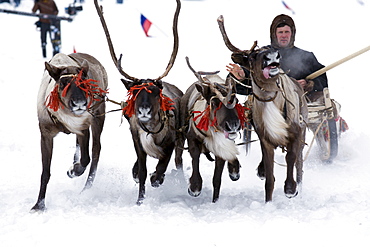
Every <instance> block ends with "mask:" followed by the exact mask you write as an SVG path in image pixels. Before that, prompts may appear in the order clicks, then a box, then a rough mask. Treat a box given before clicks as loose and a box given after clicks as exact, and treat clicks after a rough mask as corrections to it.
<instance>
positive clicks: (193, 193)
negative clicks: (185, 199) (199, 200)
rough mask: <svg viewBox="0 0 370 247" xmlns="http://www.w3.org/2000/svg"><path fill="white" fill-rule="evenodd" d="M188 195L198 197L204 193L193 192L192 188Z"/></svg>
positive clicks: (199, 191)
mask: <svg viewBox="0 0 370 247" xmlns="http://www.w3.org/2000/svg"><path fill="white" fill-rule="evenodd" d="M188 193H189V195H191V196H192V197H198V196H199V195H200V194H201V193H202V191H201V190H198V191H192V190H191V189H190V188H188Z"/></svg>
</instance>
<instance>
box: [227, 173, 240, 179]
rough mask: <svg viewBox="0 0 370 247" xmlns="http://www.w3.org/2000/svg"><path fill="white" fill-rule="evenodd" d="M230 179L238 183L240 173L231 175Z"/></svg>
mask: <svg viewBox="0 0 370 247" xmlns="http://www.w3.org/2000/svg"><path fill="white" fill-rule="evenodd" d="M229 177H230V179H231V180H232V181H237V180H238V179H239V178H240V173H229Z"/></svg>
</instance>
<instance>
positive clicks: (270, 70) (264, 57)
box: [247, 46, 280, 91]
mask: <svg viewBox="0 0 370 247" xmlns="http://www.w3.org/2000/svg"><path fill="white" fill-rule="evenodd" d="M248 62H249V66H247V68H248V69H249V71H250V72H251V75H252V78H253V81H254V82H255V83H256V84H257V85H258V86H259V87H260V88H263V89H265V90H266V91H276V79H277V77H278V75H279V73H280V54H279V52H278V51H277V50H275V49H274V48H272V47H269V46H264V47H261V48H260V49H256V50H254V51H253V52H251V53H250V54H249V56H248Z"/></svg>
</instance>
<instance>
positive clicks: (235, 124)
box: [225, 121, 240, 132]
mask: <svg viewBox="0 0 370 247" xmlns="http://www.w3.org/2000/svg"><path fill="white" fill-rule="evenodd" d="M225 130H226V131H227V132H238V131H239V130H240V121H228V122H226V125H225Z"/></svg>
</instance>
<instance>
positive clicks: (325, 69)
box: [306, 45, 370, 80]
mask: <svg viewBox="0 0 370 247" xmlns="http://www.w3.org/2000/svg"><path fill="white" fill-rule="evenodd" d="M368 50H370V45H369V46H368V47H365V48H363V49H361V50H359V51H357V52H355V53H353V54H351V55H349V56H347V57H345V58H342V59H340V60H338V61H336V62H335V63H332V64H330V65H328V66H326V67H324V68H322V69H320V70H318V71H316V72H314V73H312V74H310V75H308V76H307V77H306V80H312V79H315V78H316V77H318V76H320V75H322V74H324V73H325V72H326V71H328V70H330V69H332V68H334V67H336V66H338V65H340V64H342V63H344V62H347V61H348V60H351V59H352V58H355V57H357V56H358V55H361V54H362V53H365V52H367V51H368Z"/></svg>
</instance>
